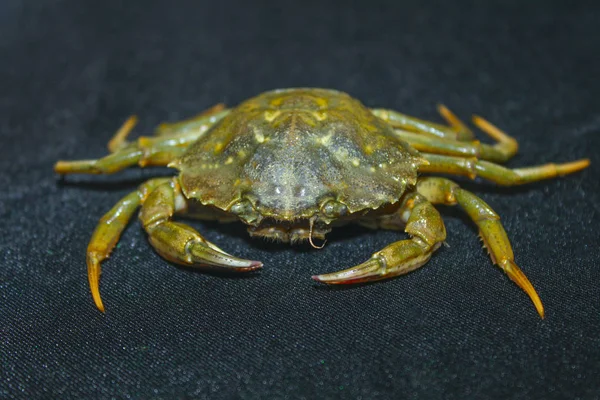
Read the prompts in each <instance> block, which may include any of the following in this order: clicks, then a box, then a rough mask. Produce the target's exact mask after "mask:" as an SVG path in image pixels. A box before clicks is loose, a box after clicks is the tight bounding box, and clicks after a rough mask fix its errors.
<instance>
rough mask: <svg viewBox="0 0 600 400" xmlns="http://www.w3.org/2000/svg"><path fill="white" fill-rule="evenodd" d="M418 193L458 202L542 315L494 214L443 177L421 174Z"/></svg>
mask: <svg viewBox="0 0 600 400" xmlns="http://www.w3.org/2000/svg"><path fill="white" fill-rule="evenodd" d="M417 190H418V191H419V193H421V194H422V195H424V196H425V197H427V199H428V200H429V201H430V202H432V203H434V204H447V205H456V204H458V205H460V206H461V207H462V208H463V210H465V212H466V213H467V214H468V215H469V217H470V218H471V219H472V220H473V222H475V224H476V225H477V227H478V228H479V235H480V236H481V238H482V239H483V243H484V245H485V247H486V248H487V249H488V252H489V254H490V258H491V259H492V262H493V263H494V264H495V265H498V266H499V267H500V268H502V270H503V271H504V272H505V273H506V274H507V275H508V277H509V278H510V279H511V280H512V281H513V282H515V283H516V284H517V285H518V286H519V287H520V288H521V289H523V290H524V291H525V293H527V295H528V296H529V298H530V299H531V301H532V302H533V305H534V306H535V308H536V310H537V312H538V314H539V315H540V317H542V318H544V306H543V305H542V301H541V300H540V297H539V296H538V294H537V292H536V291H535V289H534V288H533V285H532V284H531V282H529V279H527V276H525V274H524V273H523V271H521V269H520V268H519V267H518V266H517V264H515V261H514V255H513V251H512V247H511V245H510V241H509V240H508V236H507V235H506V231H505V230H504V227H503V226H502V223H501V222H500V217H499V216H498V214H496V213H495V212H494V210H492V208H491V207H490V206H489V205H488V204H486V203H485V202H484V201H483V200H481V199H480V198H479V197H477V196H475V195H474V194H473V193H471V192H469V191H467V190H464V189H461V188H460V187H459V186H458V184H456V183H454V182H452V181H450V180H448V179H444V178H436V177H428V178H422V179H420V180H419V182H418V183H417Z"/></svg>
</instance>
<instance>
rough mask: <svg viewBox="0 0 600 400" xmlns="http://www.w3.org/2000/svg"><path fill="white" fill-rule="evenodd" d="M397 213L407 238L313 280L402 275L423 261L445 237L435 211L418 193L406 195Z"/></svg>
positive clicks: (353, 280)
mask: <svg viewBox="0 0 600 400" xmlns="http://www.w3.org/2000/svg"><path fill="white" fill-rule="evenodd" d="M397 212H398V213H399V215H400V216H401V218H402V219H403V220H404V222H405V223H406V227H405V232H406V233H408V234H409V235H410V236H411V238H410V239H408V240H401V241H398V242H394V243H392V244H390V245H389V246H387V247H385V248H384V249H383V250H380V251H378V252H376V253H374V254H373V256H372V257H371V258H370V259H369V260H368V261H366V262H364V263H362V264H360V265H357V266H355V267H352V268H349V269H346V270H343V271H338V272H333V273H330V274H323V275H316V276H313V279H314V280H316V281H319V282H323V283H328V284H349V283H360V282H369V281H376V280H380V279H386V278H391V277H394V276H397V275H402V274H406V273H407V272H410V271H413V270H415V269H417V268H419V267H420V266H422V265H423V264H425V263H426V262H427V261H428V260H429V258H430V257H431V255H432V254H433V252H434V251H435V250H436V249H438V248H439V246H440V245H441V243H442V242H443V241H444V239H446V228H445V227H444V223H443V221H442V218H441V216H440V214H439V212H438V211H437V210H436V209H435V207H434V206H433V205H432V204H431V203H430V202H429V201H427V199H426V198H425V197H424V196H421V195H420V194H418V193H411V194H408V195H407V196H406V197H405V199H404V200H403V204H402V206H401V207H400V208H399V209H398V211H397Z"/></svg>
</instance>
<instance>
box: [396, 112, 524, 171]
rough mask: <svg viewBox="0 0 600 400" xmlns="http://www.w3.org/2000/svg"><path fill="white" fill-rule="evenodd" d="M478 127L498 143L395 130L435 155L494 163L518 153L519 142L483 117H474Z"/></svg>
mask: <svg viewBox="0 0 600 400" xmlns="http://www.w3.org/2000/svg"><path fill="white" fill-rule="evenodd" d="M473 120H474V121H477V124H478V126H479V127H480V128H481V129H482V130H483V131H484V132H486V133H487V134H488V135H489V136H491V137H492V138H493V139H495V140H496V141H497V142H498V143H496V144H494V145H488V144H483V143H480V142H479V141H478V140H475V141H471V142H465V141H458V140H452V139H444V138H435V137H430V136H425V135H420V134H418V133H414V132H407V131H402V130H395V132H396V134H397V135H398V137H399V138H400V139H402V140H404V141H406V142H408V143H409V144H410V145H411V146H412V147H414V148H415V149H417V150H419V151H422V152H426V153H435V154H446V155H454V156H472V157H477V158H482V159H484V160H489V161H494V162H506V161H508V160H509V159H510V158H512V157H513V156H514V155H515V154H516V153H517V151H518V149H519V145H518V143H517V141H516V140H515V139H514V138H512V137H510V136H509V135H507V134H506V133H504V132H502V131H501V130H500V129H498V128H497V127H495V126H494V125H492V124H491V123H489V122H488V121H486V120H484V119H483V118H481V117H473Z"/></svg>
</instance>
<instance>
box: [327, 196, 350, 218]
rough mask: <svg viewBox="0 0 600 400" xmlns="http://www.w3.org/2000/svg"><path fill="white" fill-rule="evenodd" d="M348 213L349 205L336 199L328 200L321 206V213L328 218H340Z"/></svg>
mask: <svg viewBox="0 0 600 400" xmlns="http://www.w3.org/2000/svg"><path fill="white" fill-rule="evenodd" d="M347 213H348V207H346V205H345V204H342V203H340V202H339V201H335V200H327V201H326V202H325V204H323V205H322V206H321V214H323V215H324V216H325V217H327V218H338V217H342V216H344V215H346V214H347Z"/></svg>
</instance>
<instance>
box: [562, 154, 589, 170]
mask: <svg viewBox="0 0 600 400" xmlns="http://www.w3.org/2000/svg"><path fill="white" fill-rule="evenodd" d="M589 166H590V159H589V158H582V159H581V160H576V161H572V162H569V163H566V164H563V168H564V170H565V172H566V173H567V174H570V173H572V172H577V171H580V170H582V169H585V168H587V167H589Z"/></svg>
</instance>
